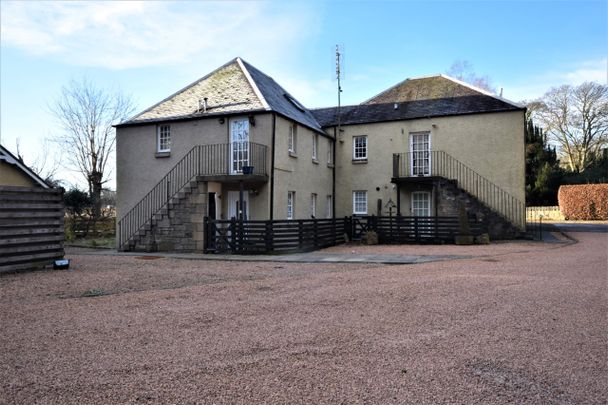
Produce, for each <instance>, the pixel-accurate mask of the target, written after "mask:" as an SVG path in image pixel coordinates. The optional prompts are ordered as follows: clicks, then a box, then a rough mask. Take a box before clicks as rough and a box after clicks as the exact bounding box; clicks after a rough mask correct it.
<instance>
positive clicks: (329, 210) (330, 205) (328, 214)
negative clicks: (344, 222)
mask: <svg viewBox="0 0 608 405" xmlns="http://www.w3.org/2000/svg"><path fill="white" fill-rule="evenodd" d="M326 204H327V205H326V206H325V216H326V217H327V218H331V217H332V216H333V215H332V209H333V198H332V196H331V194H329V195H327V202H326Z"/></svg>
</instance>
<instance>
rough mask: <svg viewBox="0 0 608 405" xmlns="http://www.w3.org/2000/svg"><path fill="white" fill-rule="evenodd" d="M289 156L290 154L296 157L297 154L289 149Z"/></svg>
mask: <svg viewBox="0 0 608 405" xmlns="http://www.w3.org/2000/svg"><path fill="white" fill-rule="evenodd" d="M289 156H291V157H292V158H297V157H298V154H297V153H295V152H292V151H289Z"/></svg>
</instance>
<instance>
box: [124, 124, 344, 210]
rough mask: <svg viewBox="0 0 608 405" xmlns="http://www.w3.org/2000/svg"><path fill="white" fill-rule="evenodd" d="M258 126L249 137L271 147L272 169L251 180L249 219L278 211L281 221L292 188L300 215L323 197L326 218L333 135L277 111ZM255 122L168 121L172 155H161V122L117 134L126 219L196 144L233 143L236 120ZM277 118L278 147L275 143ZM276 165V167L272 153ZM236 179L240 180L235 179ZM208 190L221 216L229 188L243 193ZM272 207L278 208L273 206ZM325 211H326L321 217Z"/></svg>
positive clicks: (320, 206) (216, 186) (218, 184)
mask: <svg viewBox="0 0 608 405" xmlns="http://www.w3.org/2000/svg"><path fill="white" fill-rule="evenodd" d="M254 117H255V118H254V121H255V125H251V124H250V125H249V141H250V142H253V143H257V144H261V145H264V146H266V147H267V148H268V152H267V154H266V167H267V171H268V173H269V176H270V178H269V179H268V181H266V182H256V183H255V184H246V185H245V186H246V190H245V192H246V193H247V198H248V201H249V219H253V220H263V219H269V217H270V212H271V209H272V212H273V217H274V218H275V219H286V217H287V190H289V191H295V195H296V199H297V200H296V202H295V218H298V219H300V218H301V219H303V218H310V196H311V194H312V193H315V194H317V195H318V198H319V199H318V202H317V213H318V214H317V217H325V212H326V209H327V207H326V196H327V195H331V194H332V177H333V165H328V163H327V153H328V150H329V148H330V146H329V145H330V143H331V142H333V139H331V138H330V137H329V136H325V135H323V134H320V133H317V132H315V131H312V130H310V129H308V128H306V127H303V126H301V125H298V124H297V123H295V122H293V121H291V120H289V119H287V118H284V117H281V116H277V115H275V114H272V113H265V114H257V115H255V116H254ZM243 119H244V120H249V116H248V115H234V116H230V117H227V118H225V119H224V122H223V123H220V120H219V119H218V118H216V117H214V118H209V119H201V120H190V121H177V122H171V123H163V124H162V125H170V131H171V152H170V154H169V155H168V156H162V155H161V156H159V154H158V153H157V135H156V134H157V131H158V126H159V125H157V124H151V125H141V126H133V127H127V128H121V129H120V131H119V136H118V137H117V145H116V150H117V153H116V159H117V189H118V195H117V200H118V205H117V212H118V217H119V218H120V217H121V216H122V215H124V213H126V212H128V211H129V210H130V209H131V208H132V207H133V206H135V205H136V204H137V203H138V202H139V201H140V200H141V199H142V198H143V197H144V196H145V195H146V194H147V193H148V192H149V191H150V190H151V189H152V188H153V187H154V186H155V185H156V184H157V183H158V180H159V179H161V178H162V177H163V176H164V175H165V174H166V173H167V172H168V171H169V170H170V169H171V168H172V167H173V166H175V164H176V163H177V162H178V161H179V160H180V159H181V158H182V157H183V156H184V155H185V154H186V153H188V151H189V150H190V149H191V148H192V147H193V146H194V145H212V144H229V143H230V123H231V122H232V121H234V120H243ZM273 120H276V121H275V125H276V126H275V142H276V144H275V147H274V149H273V147H272V138H273ZM291 125H296V126H297V138H296V139H297V146H296V150H297V155H293V154H290V153H289V151H288V146H287V137H288V133H289V131H290V126H291ZM315 136H316V137H317V138H318V144H317V148H318V150H317V156H318V159H317V161H313V159H312V145H313V137H315ZM273 153H274V154H275V156H274V159H275V161H274V162H275V165H274V168H272V169H271V165H272V154H273ZM235 180H236V178H235ZM273 181H274V187H275V193H274V203H273V204H271V203H270V201H271V197H270V190H271V182H273ZM208 187H209V189H208V191H209V192H212V193H215V198H216V218H218V219H229V218H230V217H229V216H228V206H227V204H228V198H227V195H228V192H229V191H238V190H239V183H238V181H234V182H232V181H229V182H222V181H210V182H208ZM271 207H272V208H271ZM319 214H322V215H319Z"/></svg>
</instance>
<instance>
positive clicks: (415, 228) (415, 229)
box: [414, 217, 419, 242]
mask: <svg viewBox="0 0 608 405" xmlns="http://www.w3.org/2000/svg"><path fill="white" fill-rule="evenodd" d="M414 240H415V241H416V242H418V241H419V240H418V217H414Z"/></svg>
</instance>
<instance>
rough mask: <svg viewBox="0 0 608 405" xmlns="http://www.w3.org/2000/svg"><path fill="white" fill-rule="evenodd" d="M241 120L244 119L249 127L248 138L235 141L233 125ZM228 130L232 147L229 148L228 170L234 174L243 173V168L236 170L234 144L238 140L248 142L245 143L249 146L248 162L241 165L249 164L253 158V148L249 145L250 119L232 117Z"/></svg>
mask: <svg viewBox="0 0 608 405" xmlns="http://www.w3.org/2000/svg"><path fill="white" fill-rule="evenodd" d="M239 121H243V122H244V123H246V127H247V140H246V141H235V140H234V138H233V135H234V131H233V127H232V126H233V125H234V123H236V122H239ZM228 131H229V132H228V138H229V142H230V148H229V149H230V151H229V153H230V154H229V156H228V165H229V170H228V172H229V173H230V174H232V175H234V174H242V173H243V170H242V169H241V170H238V169H237V170H235V169H234V152H235V149H234V146H235V144H236V143H237V142H240V143H246V145H244V147H246V148H247V159H246V162H247V164H244V165H241V167H242V166H248V165H249V162H250V160H251V148H250V146H249V143H250V133H249V131H250V127H249V119H248V118H235V119H231V120H230V125H228ZM243 162H245V160H243Z"/></svg>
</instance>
